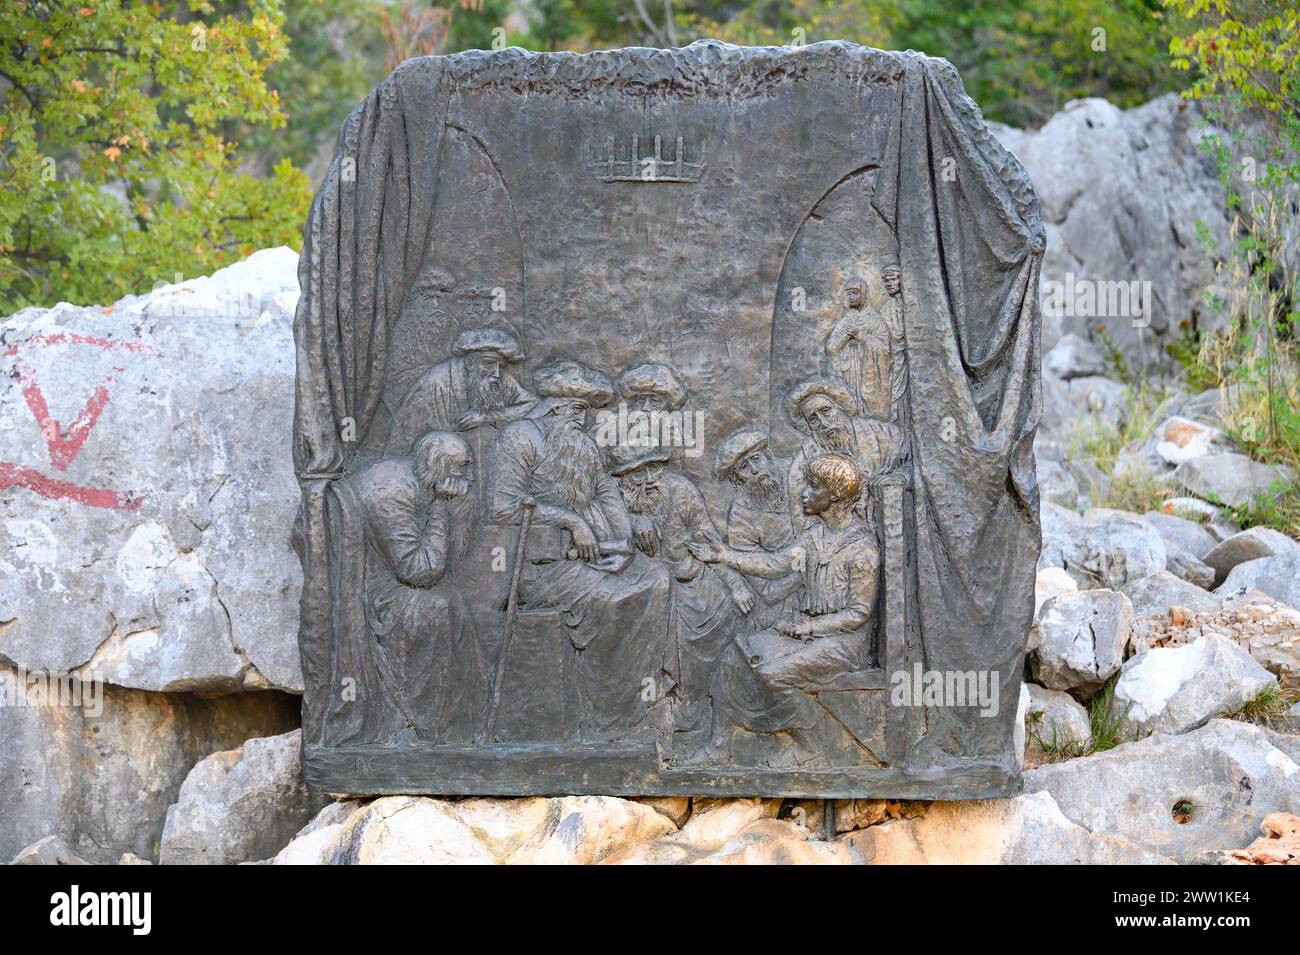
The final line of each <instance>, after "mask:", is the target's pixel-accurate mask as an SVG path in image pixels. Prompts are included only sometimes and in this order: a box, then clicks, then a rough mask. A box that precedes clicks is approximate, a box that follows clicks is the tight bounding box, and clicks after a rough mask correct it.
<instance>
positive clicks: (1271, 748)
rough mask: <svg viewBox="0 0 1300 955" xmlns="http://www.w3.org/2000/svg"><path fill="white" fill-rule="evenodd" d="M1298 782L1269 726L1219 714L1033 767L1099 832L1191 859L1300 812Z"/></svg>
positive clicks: (1035, 784)
mask: <svg viewBox="0 0 1300 955" xmlns="http://www.w3.org/2000/svg"><path fill="white" fill-rule="evenodd" d="M1297 780H1300V766H1297V765H1296V762H1295V759H1294V757H1292V756H1290V755H1288V754H1287V753H1285V752H1283V751H1282V750H1281V749H1279V748H1278V747H1277V746H1276V745H1274V743H1273V742H1272V738H1271V736H1270V734H1269V733H1267V732H1266V731H1265V730H1263V729H1261V728H1260V727H1258V726H1253V725H1251V724H1248V723H1241V722H1237V721H1235V720H1212V721H1211V722H1210V723H1208V724H1206V725H1205V726H1203V727H1201V728H1200V729H1197V730H1193V731H1192V732H1190V733H1185V734H1183V735H1180V736H1168V735H1165V734H1157V735H1155V736H1150V737H1148V738H1147V739H1144V740H1140V741H1138V742H1131V743H1124V744H1122V745H1120V746H1117V747H1115V748H1114V749H1111V750H1107V751H1106V752H1103V753H1096V754H1094V755H1092V756H1088V757H1085V758H1083V759H1070V760H1066V761H1064V762H1060V763H1051V764H1049V765H1045V766H1040V767H1038V768H1037V769H1032V770H1029V771H1028V772H1026V773H1025V789H1026V791H1028V792H1040V791H1041V792H1046V793H1050V794H1051V796H1052V797H1053V798H1054V799H1055V800H1056V803H1057V805H1058V806H1060V809H1061V812H1062V813H1064V815H1065V816H1066V817H1067V818H1068V819H1069V820H1070V821H1072V822H1074V823H1076V824H1078V825H1079V826H1082V827H1083V828H1084V829H1086V830H1087V831H1089V832H1091V833H1093V834H1094V835H1097V836H1103V835H1104V836H1110V837H1114V838H1118V839H1122V840H1127V841H1128V842H1132V843H1136V844H1138V845H1139V846H1142V847H1143V848H1144V849H1146V850H1148V851H1150V852H1153V853H1159V854H1160V855H1162V856H1168V857H1170V858H1172V859H1174V860H1175V861H1178V862H1189V861H1192V860H1193V859H1194V858H1195V857H1196V856H1197V854H1198V853H1200V852H1202V851H1204V850H1207V849H1235V848H1237V847H1239V846H1243V845H1246V843H1248V842H1249V841H1250V840H1251V839H1252V838H1254V836H1255V834H1256V833H1257V832H1258V831H1259V824H1260V823H1261V822H1262V820H1263V819H1264V817H1265V816H1267V815H1268V814H1269V813H1271V812H1291V813H1294V812H1298V811H1300V786H1297V785H1296V782H1297ZM1175 810H1177V812H1176V811H1175ZM1175 816H1177V817H1178V819H1177V820H1176V819H1175ZM876 828H879V827H876Z"/></svg>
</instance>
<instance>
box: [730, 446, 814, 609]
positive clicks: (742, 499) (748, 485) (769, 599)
mask: <svg viewBox="0 0 1300 955" xmlns="http://www.w3.org/2000/svg"><path fill="white" fill-rule="evenodd" d="M783 463H784V462H779V461H777V460H776V459H775V458H774V457H773V456H772V452H771V451H770V450H769V449H768V435H767V432H766V431H764V430H762V429H759V428H742V429H741V430H740V431H737V432H735V433H734V434H731V435H729V436H728V437H727V438H726V439H725V440H724V441H723V442H722V444H721V445H719V447H718V454H717V459H716V462H715V466H716V471H717V475H718V479H719V480H721V481H728V482H730V483H731V486H732V488H733V489H734V491H735V493H734V496H733V497H732V501H731V507H730V508H729V509H728V510H727V544H728V545H730V546H731V547H732V548H734V549H735V550H739V551H763V552H765V553H769V554H770V553H774V552H776V551H779V550H782V549H783V548H786V547H789V546H790V544H791V543H792V542H793V540H794V529H793V527H792V526H791V524H790V510H789V506H788V505H787V503H786V479H785V470H784V468H783V466H782V465H783ZM801 583H802V581H801V580H800V578H799V575H798V574H793V573H792V574H789V575H787V576H786V577H784V578H782V579H779V580H767V579H764V578H760V577H751V578H749V585H750V588H751V589H752V590H753V591H754V593H755V594H756V595H757V597H758V600H757V603H756V606H755V607H754V610H753V612H751V613H750V614H749V623H750V625H751V626H752V627H753V629H755V630H762V629H764V628H766V627H770V626H772V625H773V624H775V623H776V621H777V620H779V619H781V618H783V617H785V616H788V615H789V613H790V612H793V610H794V609H795V607H794V605H793V600H794V599H795V598H794V597H792V595H793V594H794V593H795V592H796V591H797V590H798V589H799V587H800V585H801Z"/></svg>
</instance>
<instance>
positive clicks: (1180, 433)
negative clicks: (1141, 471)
mask: <svg viewBox="0 0 1300 955" xmlns="http://www.w3.org/2000/svg"><path fill="white" fill-rule="evenodd" d="M1223 440H1224V435H1223V432H1222V431H1220V430H1219V429H1218V428H1216V427H1214V426H1213V425H1208V424H1204V423H1203V422H1200V421H1193V420H1192V419H1191V418H1184V417H1181V416H1179V415H1175V416H1174V417H1172V418H1169V419H1168V420H1166V421H1164V422H1162V423H1161V424H1160V425H1158V426H1157V427H1156V431H1155V441H1156V446H1155V452H1156V454H1157V455H1159V456H1160V458H1161V460H1163V461H1164V462H1165V463H1166V464H1171V465H1174V466H1177V465H1179V464H1182V463H1183V462H1184V461H1190V460H1192V459H1193V458H1199V457H1202V456H1204V455H1206V454H1209V453H1211V451H1221V450H1222V449H1223V448H1222V445H1223Z"/></svg>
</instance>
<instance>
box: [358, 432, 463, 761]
mask: <svg viewBox="0 0 1300 955" xmlns="http://www.w3.org/2000/svg"><path fill="white" fill-rule="evenodd" d="M349 482H350V484H351V486H352V488H354V489H355V491H356V495H357V498H358V500H360V502H361V507H362V511H363V515H364V517H363V523H364V531H365V540H366V558H365V596H364V598H363V602H364V605H365V607H364V609H365V619H366V625H367V628H368V630H369V632H370V635H371V637H372V639H373V643H372V646H371V657H372V659H373V660H374V665H375V669H376V671H377V673H378V676H379V681H380V688H381V691H382V694H383V697H384V703H383V707H382V715H381V727H382V729H381V730H380V733H379V734H378V735H379V740H378V741H380V742H385V741H392V740H396V739H400V738H402V737H404V736H410V735H414V736H415V737H416V738H418V739H420V740H422V741H424V742H429V743H442V742H466V741H470V740H473V739H474V738H475V736H476V734H477V733H478V732H479V729H480V727H479V723H480V721H481V717H482V713H483V706H484V702H485V699H486V695H485V694H486V670H485V668H484V664H483V660H482V659H481V657H480V654H479V647H478V641H477V637H476V634H475V631H474V622H473V618H472V615H471V614H470V613H469V612H468V610H467V608H466V606H465V603H464V601H463V599H462V598H461V596H460V594H459V592H458V590H457V588H456V587H455V585H454V584H453V582H452V578H453V575H454V572H455V567H456V564H457V561H458V560H459V559H460V558H461V557H462V556H463V555H464V552H465V546H466V534H465V531H466V529H465V528H463V527H458V526H457V525H456V520H455V515H454V512H453V508H452V507H451V506H449V505H450V503H451V502H452V501H454V500H456V499H457V498H461V497H463V496H464V495H465V494H467V493H469V491H470V489H471V487H472V485H473V483H474V460H473V457H472V456H471V454H470V451H469V447H468V446H467V445H466V444H465V441H464V440H463V439H462V438H460V437H459V436H457V435H454V434H448V433H445V432H439V431H435V432H431V433H429V434H426V435H424V436H423V437H421V438H419V439H418V440H417V441H416V442H415V446H414V448H413V449H412V451H411V454H410V456H400V457H390V458H384V459H382V460H380V461H377V462H375V463H374V464H371V465H370V466H369V467H367V468H365V469H364V470H362V471H360V472H358V473H357V474H355V475H353V476H352V477H351V478H350V479H349Z"/></svg>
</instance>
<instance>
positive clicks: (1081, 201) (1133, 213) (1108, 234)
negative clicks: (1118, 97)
mask: <svg viewBox="0 0 1300 955" xmlns="http://www.w3.org/2000/svg"><path fill="white" fill-rule="evenodd" d="M1202 122H1203V118H1202V116H1201V114H1200V113H1199V112H1198V109H1197V107H1196V106H1195V104H1193V105H1192V106H1191V107H1188V106H1187V104H1185V103H1184V102H1183V101H1181V100H1180V99H1179V98H1178V97H1177V96H1174V95H1172V94H1171V95H1168V96H1162V97H1160V98H1159V99H1156V100H1153V101H1151V102H1150V103H1147V104H1145V105H1143V106H1139V107H1137V108H1136V109H1129V110H1122V109H1120V108H1118V107H1116V106H1113V105H1112V104H1110V103H1108V102H1106V101H1105V100H1101V99H1082V100H1075V101H1073V102H1071V103H1068V104H1067V105H1066V106H1065V108H1064V109H1063V110H1061V111H1060V112H1058V113H1057V114H1056V115H1055V116H1053V117H1052V118H1051V119H1050V120H1049V121H1048V122H1047V123H1046V124H1044V125H1043V127H1042V128H1041V129H1039V130H1037V131H1029V132H1025V131H1020V130H1011V129H1007V128H1005V127H1001V128H995V134H996V135H997V136H998V137H999V138H1000V139H1001V140H1002V141H1003V143H1004V144H1005V145H1006V146H1007V147H1008V148H1009V149H1011V150H1012V151H1013V152H1014V153H1015V154H1016V155H1017V156H1018V157H1019V158H1020V161H1021V162H1022V163H1023V164H1024V166H1025V169H1026V170H1027V171H1028V172H1029V175H1030V176H1031V177H1032V178H1033V180H1034V184H1035V186H1036V188H1037V190H1038V198H1039V202H1040V203H1041V204H1042V209H1043V219H1044V224H1045V225H1046V228H1047V253H1046V256H1045V257H1044V260H1043V283H1044V298H1045V300H1046V297H1047V294H1048V291H1049V286H1048V285H1047V283H1049V282H1056V283H1059V284H1060V285H1061V286H1063V287H1065V288H1069V287H1071V286H1070V285H1069V283H1070V282H1071V280H1073V287H1074V288H1075V289H1079V288H1081V287H1083V286H1082V284H1081V283H1089V282H1092V283H1101V282H1108V283H1116V282H1126V283H1127V282H1138V283H1140V282H1143V281H1146V282H1150V283H1151V284H1150V287H1149V288H1150V299H1151V306H1152V307H1151V309H1150V313H1149V314H1146V315H1135V314H1131V312H1132V310H1131V309H1130V310H1129V311H1128V313H1126V312H1124V310H1121V309H1111V308H1109V307H1107V308H1104V309H1102V308H1095V309H1093V311H1094V312H1098V313H1100V312H1104V314H1085V315H1079V314H1077V310H1076V314H1074V315H1069V314H1066V315H1062V314H1060V312H1061V311H1062V309H1053V308H1050V307H1049V308H1047V309H1045V311H1044V317H1043V324H1044V331H1043V343H1044V348H1047V349H1050V348H1051V346H1052V345H1054V344H1055V343H1056V342H1057V341H1058V340H1059V339H1060V338H1061V337H1062V335H1063V334H1064V333H1066V332H1070V331H1076V330H1078V329H1080V328H1089V329H1091V328H1094V327H1097V326H1101V327H1103V328H1104V329H1105V331H1106V333H1107V335H1108V336H1109V337H1110V339H1111V340H1112V341H1114V342H1115V343H1116V345H1117V347H1118V348H1119V349H1120V350H1121V351H1122V352H1123V353H1124V354H1125V356H1126V358H1127V360H1128V363H1129V365H1130V367H1132V368H1133V369H1134V370H1135V371H1138V372H1141V371H1143V370H1144V369H1146V368H1149V367H1151V366H1153V365H1159V364H1162V363H1164V362H1165V361H1166V360H1167V359H1166V357H1165V354H1164V346H1165V344H1166V343H1167V342H1169V341H1170V340H1171V339H1172V337H1173V336H1174V335H1176V334H1177V330H1178V323H1179V322H1180V321H1182V320H1183V319H1184V318H1185V317H1187V316H1188V315H1192V314H1196V313H1198V312H1199V311H1200V310H1202V309H1203V304H1202V301H1201V293H1202V292H1203V291H1204V290H1205V289H1206V288H1207V287H1210V286H1212V285H1213V284H1214V282H1215V281H1216V277H1215V272H1214V263H1215V262H1216V261H1221V260H1224V259H1226V258H1227V257H1228V255H1229V253H1230V249H1231V243H1230V240H1229V228H1228V226H1229V221H1228V217H1227V215H1226V214H1225V212H1224V208H1225V207H1224V196H1223V188H1222V186H1221V185H1220V184H1219V179H1218V176H1217V174H1216V170H1215V168H1214V164H1213V162H1212V159H1211V157H1210V156H1208V155H1206V154H1205V153H1204V152H1203V151H1202V150H1201V149H1199V148H1198V145H1197V143H1198V140H1199V139H1200V138H1201V136H1202V135H1203V133H1202V129H1201V125H1202ZM1203 235H1204V236H1208V237H1209V239H1210V241H1211V242H1212V244H1213V252H1212V253H1211V254H1207V252H1206V250H1205V247H1204V244H1203V240H1202V238H1201V237H1202V236H1203ZM1092 288H1093V291H1094V292H1095V293H1104V291H1105V289H1106V288H1108V287H1107V286H1100V285H1099V284H1098V285H1094V286H1092ZM1098 297H1099V298H1102V299H1104V298H1106V295H1105V294H1098ZM1077 300H1078V296H1077V295H1076V301H1077ZM1050 304H1051V303H1050V302H1049V305H1050ZM1209 324H1210V322H1209V321H1208V317H1204V316H1202V317H1201V321H1200V325H1201V327H1207V326H1208V325H1209ZM1049 354H1050V352H1049Z"/></svg>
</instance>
